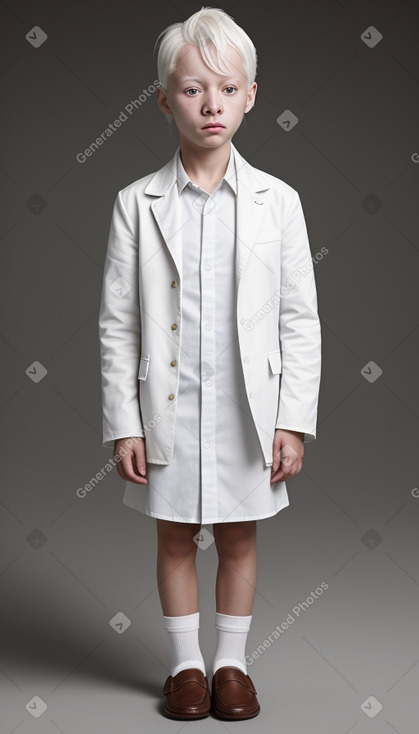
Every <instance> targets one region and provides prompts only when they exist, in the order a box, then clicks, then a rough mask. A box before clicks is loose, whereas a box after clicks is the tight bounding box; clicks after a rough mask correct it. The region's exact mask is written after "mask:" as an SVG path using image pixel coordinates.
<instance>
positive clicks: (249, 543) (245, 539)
mask: <svg viewBox="0 0 419 734" xmlns="http://www.w3.org/2000/svg"><path fill="white" fill-rule="evenodd" d="M233 525H235V526H236V527H230V526H229V527H228V528H227V527H224V528H222V527H221V526H220V528H219V529H217V531H216V532H215V535H214V538H215V545H216V548H217V553H218V556H219V557H220V558H221V557H222V558H225V559H229V560H232V561H238V560H240V559H241V558H245V557H247V556H248V555H249V554H253V553H254V551H255V540H256V535H255V529H254V527H246V526H244V527H243V526H241V527H240V526H239V525H238V524H237V523H233Z"/></svg>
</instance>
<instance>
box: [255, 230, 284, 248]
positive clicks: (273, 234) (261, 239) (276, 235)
mask: <svg viewBox="0 0 419 734" xmlns="http://www.w3.org/2000/svg"><path fill="white" fill-rule="evenodd" d="M281 237H282V230H280V229H260V230H259V232H258V234H257V238H256V241H255V245H264V244H265V243H266V242H279V241H280V240H281Z"/></svg>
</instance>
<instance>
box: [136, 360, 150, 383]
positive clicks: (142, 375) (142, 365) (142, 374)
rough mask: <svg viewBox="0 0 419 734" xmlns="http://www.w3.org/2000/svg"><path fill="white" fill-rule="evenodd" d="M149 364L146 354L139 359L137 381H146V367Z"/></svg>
mask: <svg viewBox="0 0 419 734" xmlns="http://www.w3.org/2000/svg"><path fill="white" fill-rule="evenodd" d="M149 364H150V355H149V354H147V355H145V356H144V357H141V359H140V367H139V369H138V379H139V380H146V379H147V375H148V367H149Z"/></svg>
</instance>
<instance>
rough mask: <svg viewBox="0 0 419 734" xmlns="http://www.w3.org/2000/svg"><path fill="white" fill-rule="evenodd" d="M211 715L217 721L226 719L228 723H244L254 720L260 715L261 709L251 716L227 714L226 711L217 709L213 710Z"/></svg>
mask: <svg viewBox="0 0 419 734" xmlns="http://www.w3.org/2000/svg"><path fill="white" fill-rule="evenodd" d="M211 714H213V716H215V717H216V718H217V719H225V720H226V721H242V720H243V719H253V718H254V717H255V716H257V715H258V714H260V708H259V709H258V710H257V711H255V712H254V713H251V714H226V713H225V712H224V711H218V710H217V709H214V708H213V709H211Z"/></svg>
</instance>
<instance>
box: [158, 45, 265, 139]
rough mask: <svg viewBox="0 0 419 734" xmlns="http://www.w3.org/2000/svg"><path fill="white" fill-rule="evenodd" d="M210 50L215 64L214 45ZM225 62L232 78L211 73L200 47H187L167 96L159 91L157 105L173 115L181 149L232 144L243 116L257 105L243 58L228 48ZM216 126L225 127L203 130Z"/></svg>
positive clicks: (169, 80)
mask: <svg viewBox="0 0 419 734" xmlns="http://www.w3.org/2000/svg"><path fill="white" fill-rule="evenodd" d="M209 50H210V52H211V58H214V60H215V56H214V46H213V44H212V43H210V44H209ZM222 60H223V62H224V64H226V65H227V66H228V69H229V71H230V74H229V75H223V76H221V75H220V74H217V73H216V72H215V71H213V70H212V69H210V68H209V67H208V66H207V65H206V64H205V62H204V60H203V59H202V57H201V54H200V53H199V48H198V46H195V45H194V44H191V43H187V44H185V45H184V46H182V48H181V49H180V51H179V52H178V55H177V58H176V68H175V70H174V71H173V72H172V73H171V74H170V75H169V78H168V81H167V87H168V89H167V92H165V91H164V90H163V89H161V88H160V87H158V88H157V101H158V105H159V107H160V109H161V110H162V111H163V112H165V113H166V114H172V115H173V117H174V120H175V123H176V127H177V129H178V131H179V137H180V143H181V145H185V144H186V145H189V146H192V147H196V146H198V147H199V148H205V149H211V148H217V147H220V146H221V145H223V144H225V143H226V142H228V141H230V140H231V138H232V137H233V135H234V133H235V132H236V130H237V129H238V128H239V127H240V124H241V122H242V120H243V114H244V113H245V112H248V111H249V110H250V109H251V108H252V107H253V105H254V101H255V94H256V89H257V84H256V82H253V84H252V85H251V86H250V87H249V86H248V81H247V78H246V74H245V70H244V66H243V62H242V60H241V57H240V54H239V53H238V52H237V51H236V50H235V49H234V48H232V47H231V46H227V47H226V51H225V54H224V56H223V59H222ZM224 64H223V66H224ZM213 122H217V123H218V122H219V123H220V124H221V125H223V126H224V127H218V128H207V129H205V128H204V126H205V125H208V124H209V123H213Z"/></svg>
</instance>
